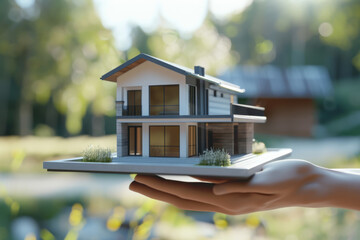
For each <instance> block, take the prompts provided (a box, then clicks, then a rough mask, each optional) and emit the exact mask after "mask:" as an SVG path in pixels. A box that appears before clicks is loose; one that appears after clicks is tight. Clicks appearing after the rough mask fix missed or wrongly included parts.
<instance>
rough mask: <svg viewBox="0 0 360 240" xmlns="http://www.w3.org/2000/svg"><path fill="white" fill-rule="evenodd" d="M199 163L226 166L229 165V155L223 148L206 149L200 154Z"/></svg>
mask: <svg viewBox="0 0 360 240" xmlns="http://www.w3.org/2000/svg"><path fill="white" fill-rule="evenodd" d="M199 165H205V166H221V167H227V166H230V165H231V161H230V155H229V153H227V152H226V151H225V150H224V149H221V150H220V149H215V150H214V149H212V148H211V149H210V150H208V149H206V150H205V151H204V152H203V154H201V155H200V163H199Z"/></svg>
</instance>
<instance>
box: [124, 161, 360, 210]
mask: <svg viewBox="0 0 360 240" xmlns="http://www.w3.org/2000/svg"><path fill="white" fill-rule="evenodd" d="M197 179H198V180H200V181H201V182H180V181H174V180H167V179H164V178H161V177H158V176H153V175H152V176H151V175H137V176H136V177H135V179H134V181H133V182H132V183H131V184H130V186H129V188H130V190H132V191H135V192H138V193H140V194H143V195H145V196H148V197H150V198H153V199H157V200H159V201H163V202H167V203H170V204H172V205H175V206H176V207H178V208H181V209H184V210H193V211H209V212H220V213H225V214H228V215H238V214H246V213H251V212H257V211H266V210H271V209H277V208H284V207H293V206H298V207H339V208H347V209H354V210H360V175H358V174H351V173H346V172H342V171H334V170H331V169H326V168H322V167H319V166H316V165H314V164H311V163H309V162H307V161H304V160H282V161H276V162H271V163H269V164H266V165H265V166H264V167H263V170H262V171H260V172H258V173H256V174H255V175H254V176H253V177H251V178H250V179H248V180H246V181H244V180H237V179H216V178H214V179H211V178H197Z"/></svg>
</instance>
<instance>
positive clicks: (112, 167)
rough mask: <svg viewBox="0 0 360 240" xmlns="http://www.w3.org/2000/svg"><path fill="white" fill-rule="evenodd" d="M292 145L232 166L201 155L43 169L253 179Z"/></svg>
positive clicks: (60, 163) (64, 163)
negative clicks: (203, 160)
mask: <svg viewBox="0 0 360 240" xmlns="http://www.w3.org/2000/svg"><path fill="white" fill-rule="evenodd" d="M291 152H292V150H291V149H288V148H282V149H275V148H272V149H268V151H267V152H266V153H263V154H261V155H255V154H247V155H242V156H233V157H232V158H231V161H232V163H233V164H232V165H231V166H229V167H217V166H199V165H196V164H197V163H198V162H199V158H196V157H195V158H157V157H149V158H145V157H121V158H116V157H114V158H113V161H112V162H107V163H100V162H82V161H81V159H82V158H72V159H63V160H54V161H46V162H44V164H43V168H44V169H47V170H48V171H64V172H68V171H71V172H101V173H123V174H129V173H141V174H157V175H185V176H206V177H226V178H249V177H251V176H252V175H253V174H254V173H256V172H258V171H260V170H261V169H262V166H263V165H265V164H266V163H268V162H271V161H274V160H279V159H283V158H286V157H289V156H290V155H291Z"/></svg>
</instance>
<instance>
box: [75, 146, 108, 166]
mask: <svg viewBox="0 0 360 240" xmlns="http://www.w3.org/2000/svg"><path fill="white" fill-rule="evenodd" d="M82 161H83V162H111V161H112V160H111V150H110V148H102V147H100V146H93V145H90V146H88V147H87V148H86V149H85V150H84V151H83V160H82Z"/></svg>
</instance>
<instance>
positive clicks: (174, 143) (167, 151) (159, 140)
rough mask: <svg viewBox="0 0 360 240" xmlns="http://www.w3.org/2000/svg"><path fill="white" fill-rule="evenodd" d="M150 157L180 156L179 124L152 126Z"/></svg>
mask: <svg viewBox="0 0 360 240" xmlns="http://www.w3.org/2000/svg"><path fill="white" fill-rule="evenodd" d="M149 130H150V157H179V155H180V128H179V126H150V129H149Z"/></svg>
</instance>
